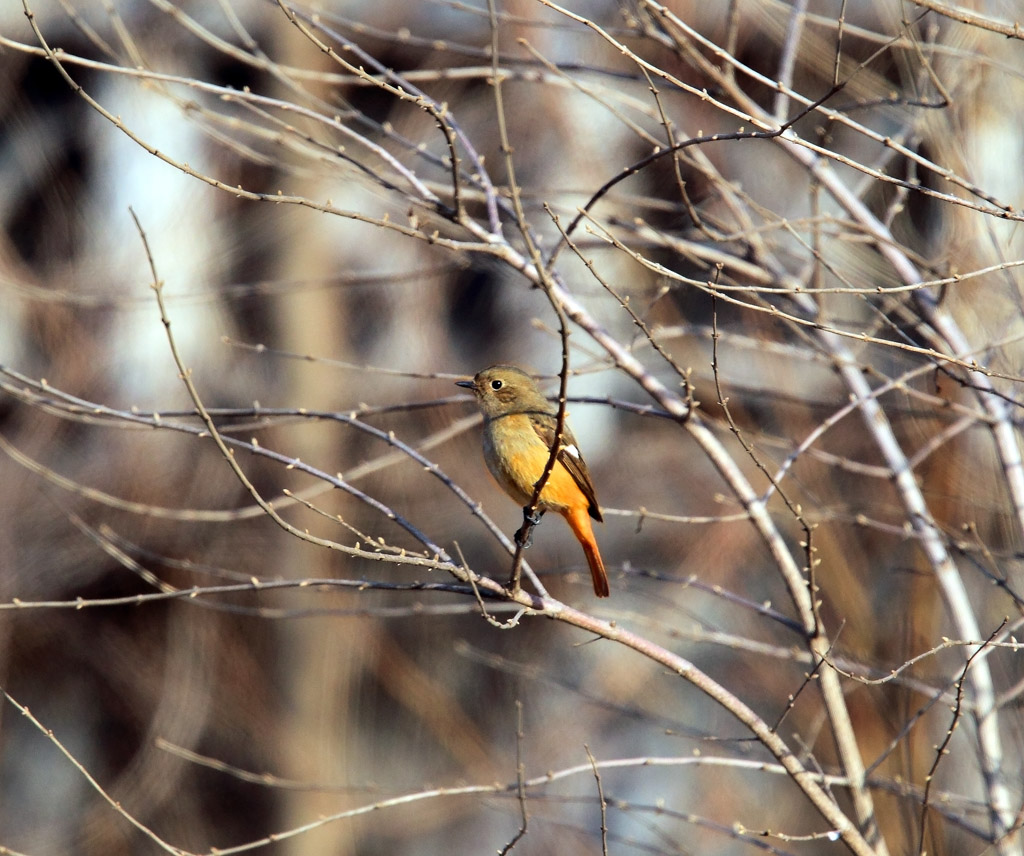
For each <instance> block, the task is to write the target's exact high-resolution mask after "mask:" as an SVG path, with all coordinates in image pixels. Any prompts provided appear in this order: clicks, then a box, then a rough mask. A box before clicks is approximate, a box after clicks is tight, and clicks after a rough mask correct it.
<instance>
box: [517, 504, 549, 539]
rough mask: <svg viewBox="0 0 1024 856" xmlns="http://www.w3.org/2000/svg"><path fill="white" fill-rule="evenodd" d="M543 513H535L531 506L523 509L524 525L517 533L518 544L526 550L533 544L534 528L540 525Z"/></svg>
mask: <svg viewBox="0 0 1024 856" xmlns="http://www.w3.org/2000/svg"><path fill="white" fill-rule="evenodd" d="M543 516H544V512H543V511H539V510H537V511H534V510H533V509H531V508H530V506H528V505H527V506H524V507H523V525H522V526H520V527H519V531H517V532H516V543H517V544H519V545H521V546H522V548H523V549H524V550H525V549H527V548H528V547H529V546H530V545H531V544H532V543H533V527H534V526H536V525H537V524H538V523H540V519H541V518H542V517H543Z"/></svg>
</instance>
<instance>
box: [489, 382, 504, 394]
mask: <svg viewBox="0 0 1024 856" xmlns="http://www.w3.org/2000/svg"><path fill="white" fill-rule="evenodd" d="M504 385H505V382H504V381H500V380H492V381H491V389H493V390H494V391H495V392H497V391H498V390H499V389H501V388H502V387H503V386H504Z"/></svg>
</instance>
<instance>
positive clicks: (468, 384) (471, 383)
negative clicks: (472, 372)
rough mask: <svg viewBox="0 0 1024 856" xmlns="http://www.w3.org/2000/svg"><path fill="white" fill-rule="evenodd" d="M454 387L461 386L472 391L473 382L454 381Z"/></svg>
mask: <svg viewBox="0 0 1024 856" xmlns="http://www.w3.org/2000/svg"><path fill="white" fill-rule="evenodd" d="M455 385H456V386H461V387H463V388H464V389H472V388H473V381H471V380H457V381H455Z"/></svg>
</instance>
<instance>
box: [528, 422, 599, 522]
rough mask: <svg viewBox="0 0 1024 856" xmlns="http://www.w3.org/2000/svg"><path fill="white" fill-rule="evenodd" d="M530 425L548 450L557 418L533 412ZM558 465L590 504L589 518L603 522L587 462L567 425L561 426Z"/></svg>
mask: <svg viewBox="0 0 1024 856" xmlns="http://www.w3.org/2000/svg"><path fill="white" fill-rule="evenodd" d="M528 415H529V417H530V424H531V425H532V426H533V430H534V431H535V432H536V434H537V436H538V437H540V439H541V441H542V442H543V443H544V445H545V446H546V447H547V448H548V449H550V448H551V446H552V445H553V444H554V442H555V429H556V428H557V427H558V420H557V418H556V417H555V416H554V415H553V414H551V413H540V412H533V413H530V414H528ZM556 460H557V461H558V463H560V464H561V465H562V466H563V467H565V468H566V469H567V470H568V471H569V475H571V476H572V479H573V481H574V482H576V484H577V485H579V489H580V490H581V491H583V495H584V496H585V497H586V498H587V502H588V503H589V504H590V505H589V508H588V509H587V510H588V511H589V512H590V516H591V517H593V518H594V519H595V520H598V521H600V520H603V519H604V518H603V517H601V507H600V506H599V505H598V504H597V495H596V493H595V491H594V483H593V482H592V481H591V480H590V470H588V469H587V462H586V461H584V460H583V455H582V454H581V453H580V450H579V447H578V446H577V445H576V438H575V437H574V436H573V435H572V431H571V430H570V429H569V426H568V425H563V426H562V445H561V447H560V448H559V450H558V456H557V458H556Z"/></svg>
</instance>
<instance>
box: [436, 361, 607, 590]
mask: <svg viewBox="0 0 1024 856" xmlns="http://www.w3.org/2000/svg"><path fill="white" fill-rule="evenodd" d="M455 385H456V386H461V387H465V388H466V389H471V390H473V393H474V395H476V400H477V404H479V405H480V409H481V410H482V411H483V414H484V461H485V462H486V463H487V469H489V470H490V471H491V475H493V476H494V478H495V480H496V481H497V482H498V484H499V485H501V487H502V488H503V489H504V490H505V492H506V493H507V494H508V495H509V496H511V497H512V499H514V500H515V501H516V502H520V503H522V504H523V505H524V506H525V505H527V504H528V503H529V502H530V500H531V499H532V498H533V492H534V488H535V486H536V484H537V482H538V481H539V480H540V477H541V475H542V474H543V473H544V468H545V466H547V462H548V458H549V457H550V456H551V447H552V445H553V444H554V442H555V431H556V429H557V426H558V416H557V413H558V410H557V409H556V408H555V407H554V406H553V405H552V404H551V403H550V402H549V401H548V400H547V399H546V398H545V397H544V394H543V393H542V392H541V391H540V389H539V388H538V387H537V384H535V383H534V382H533V379H532V378H531V377H530V376H529V375H528V374H527V373H526V372H524V371H523V370H522V369H519V368H517V367H516V366H501V365H499V366H491V367H490V368H487V369H484V370H483V371H482V372H480V373H479V374H478V375H476V377H474V378H473V380H460V381H456V384H455ZM549 510H550V511H554V512H557V513H558V514H561V515H562V517H564V518H565V520H566V522H567V523H568V524H569V528H570V529H572V532H573V534H574V535H575V536H576V539H577V540H578V541H579V542H580V544H581V545H582V546H583V552H584V553H585V554H586V556H587V564H588V565H590V576H591V578H592V580H593V582H594V594H596V595H597V596H598V597H608V593H609V590H608V574H607V573H606V572H605V569H604V562H602V561H601V554H600V552H598V549H597V541H596V540H595V539H594V530H593V528H592V527H591V525H590V518H591V517H593V518H594V519H595V520H598V521H601V520H602V519H603V518H602V517H601V509H600V508H599V507H598V504H597V497H596V496H595V495H594V484H593V482H591V480H590V472H589V471H588V470H587V465H586V463H585V462H584V460H583V456H582V455H581V454H580V450H579V449H578V448H577V446H576V438H575V437H573V435H572V431H570V430H569V426H568V425H567V424H563V425H562V438H561V444H560V445H559V448H558V455H557V457H556V459H555V464H554V466H553V467H552V469H551V473H550V474H549V476H548V480H547V481H546V482H545V483H544V489H543V490H542V491H541V494H540V499H539V504H538V506H537V511H538V512H539V513H540V514H543V513H544V512H545V511H549Z"/></svg>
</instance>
